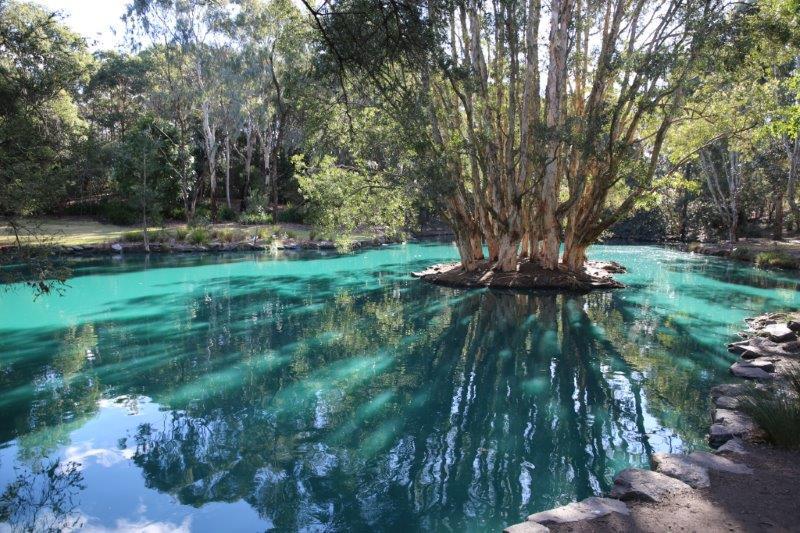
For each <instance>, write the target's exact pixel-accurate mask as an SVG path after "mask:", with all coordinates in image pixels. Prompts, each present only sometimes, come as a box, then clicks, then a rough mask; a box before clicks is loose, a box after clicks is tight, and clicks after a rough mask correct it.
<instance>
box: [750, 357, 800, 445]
mask: <svg viewBox="0 0 800 533" xmlns="http://www.w3.org/2000/svg"><path fill="white" fill-rule="evenodd" d="M787 380H788V390H787V391H781V392H778V393H775V392H772V391H761V390H755V391H753V392H751V393H749V394H747V395H745V396H742V397H740V398H739V405H740V406H741V409H742V411H744V412H745V413H747V414H748V415H750V416H751V417H752V418H753V420H754V421H755V422H756V424H758V425H759V426H760V427H761V429H763V430H764V432H765V433H766V435H767V439H768V440H769V441H770V442H771V443H773V444H775V445H777V446H783V447H786V448H800V367H795V368H794V369H793V370H792V371H791V372H789V374H788V376H787Z"/></svg>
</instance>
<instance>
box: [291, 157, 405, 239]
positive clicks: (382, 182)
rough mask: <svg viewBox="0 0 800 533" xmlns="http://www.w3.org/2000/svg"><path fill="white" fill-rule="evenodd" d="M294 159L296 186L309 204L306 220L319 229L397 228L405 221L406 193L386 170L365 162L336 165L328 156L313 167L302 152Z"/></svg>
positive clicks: (342, 231) (335, 231) (341, 231)
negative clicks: (296, 172)
mask: <svg viewBox="0 0 800 533" xmlns="http://www.w3.org/2000/svg"><path fill="white" fill-rule="evenodd" d="M294 163H295V167H296V168H297V169H298V173H299V176H298V182H299V184H300V190H301V191H302V193H303V196H304V197H305V198H306V201H307V202H308V204H309V206H310V207H309V218H310V221H311V222H312V223H313V224H314V225H315V226H316V227H317V228H319V229H320V230H321V231H324V232H327V233H330V234H333V235H346V234H349V233H352V232H353V231H355V230H356V228H358V227H360V226H384V227H387V228H392V229H397V228H402V227H405V226H406V225H407V223H408V219H407V217H406V215H407V213H408V212H409V211H410V209H411V205H410V202H409V197H408V196H407V195H406V194H405V191H404V190H403V189H402V188H401V187H399V186H395V184H393V183H392V182H391V181H390V179H389V177H388V175H387V174H386V173H384V172H381V171H378V170H370V168H369V166H368V165H366V164H362V165H359V166H357V167H351V166H345V165H340V164H337V163H336V161H335V160H334V158H332V157H330V156H325V157H324V158H323V159H322V160H321V161H320V162H319V164H318V165H317V166H315V167H308V166H307V165H306V164H305V162H304V161H303V158H302V156H296V157H295V159H294Z"/></svg>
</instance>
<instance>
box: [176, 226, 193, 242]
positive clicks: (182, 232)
mask: <svg viewBox="0 0 800 533" xmlns="http://www.w3.org/2000/svg"><path fill="white" fill-rule="evenodd" d="M189 233H191V230H190V229H189V228H184V227H180V228H178V229H176V230H175V238H176V239H177V240H179V241H185V240H186V237H188V236H189Z"/></svg>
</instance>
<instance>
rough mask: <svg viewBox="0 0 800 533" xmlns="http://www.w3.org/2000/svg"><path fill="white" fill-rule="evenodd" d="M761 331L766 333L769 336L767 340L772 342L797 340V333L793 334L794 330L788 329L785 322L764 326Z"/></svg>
mask: <svg viewBox="0 0 800 533" xmlns="http://www.w3.org/2000/svg"><path fill="white" fill-rule="evenodd" d="M762 332H763V333H766V335H767V337H769V340H771V341H773V342H788V341H796V340H797V335H795V334H794V331H792V330H791V329H789V327H788V326H787V325H786V324H770V325H768V326H766V327H765V328H764V329H763V330H762Z"/></svg>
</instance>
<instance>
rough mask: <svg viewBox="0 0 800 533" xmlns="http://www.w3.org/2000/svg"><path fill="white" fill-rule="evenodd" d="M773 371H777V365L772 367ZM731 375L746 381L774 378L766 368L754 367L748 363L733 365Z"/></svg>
mask: <svg viewBox="0 0 800 533" xmlns="http://www.w3.org/2000/svg"><path fill="white" fill-rule="evenodd" d="M772 370H775V365H772ZM731 374H733V375H734V376H736V377H740V378H745V379H771V378H772V376H771V375H770V374H769V372H767V371H765V370H764V368H762V367H761V366H757V365H752V364H750V363H748V362H742V363H733V364H732V365H731Z"/></svg>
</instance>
